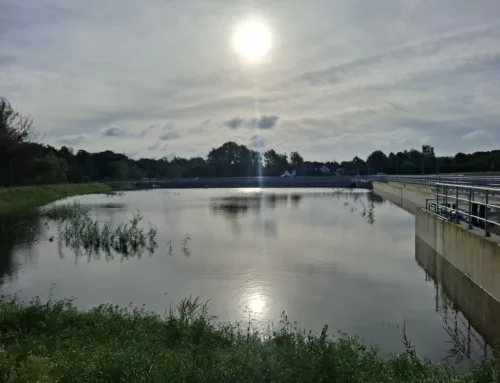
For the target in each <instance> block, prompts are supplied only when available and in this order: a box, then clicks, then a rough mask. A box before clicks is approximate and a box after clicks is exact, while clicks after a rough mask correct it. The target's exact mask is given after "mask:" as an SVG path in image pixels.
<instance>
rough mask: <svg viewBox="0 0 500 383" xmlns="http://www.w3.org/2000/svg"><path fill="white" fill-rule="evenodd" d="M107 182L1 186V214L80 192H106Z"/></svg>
mask: <svg viewBox="0 0 500 383" xmlns="http://www.w3.org/2000/svg"><path fill="white" fill-rule="evenodd" d="M108 190H109V186H108V185H105V184H98V183H90V184H62V185H38V186H26V187H10V188H0V215H5V214H10V213H15V212H19V211H22V210H26V209H30V208H34V207H37V206H41V205H44V204H47V203H49V202H52V201H55V200H58V199H61V198H64V197H69V196H73V195H80V194H95V193H105V192H106V191H108Z"/></svg>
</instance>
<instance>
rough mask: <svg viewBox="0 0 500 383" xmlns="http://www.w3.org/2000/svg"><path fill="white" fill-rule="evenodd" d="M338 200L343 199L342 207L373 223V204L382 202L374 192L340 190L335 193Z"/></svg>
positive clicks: (370, 223)
mask: <svg viewBox="0 0 500 383" xmlns="http://www.w3.org/2000/svg"><path fill="white" fill-rule="evenodd" d="M335 196H336V198H337V199H338V200H340V199H341V198H343V199H345V201H344V207H346V208H347V209H348V210H349V211H350V212H351V213H353V214H358V215H359V216H360V217H362V218H363V219H364V220H365V221H366V223H368V224H369V225H373V224H374V223H375V204H377V205H380V204H382V203H383V202H384V200H383V199H382V198H380V197H379V196H377V195H376V194H374V193H358V192H341V191H338V192H336V193H335Z"/></svg>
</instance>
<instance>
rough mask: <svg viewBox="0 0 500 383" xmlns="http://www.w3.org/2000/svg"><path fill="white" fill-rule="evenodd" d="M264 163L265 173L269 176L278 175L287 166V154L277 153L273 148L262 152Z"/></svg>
mask: <svg viewBox="0 0 500 383" xmlns="http://www.w3.org/2000/svg"><path fill="white" fill-rule="evenodd" d="M264 164H265V170H266V174H267V175H270V176H278V175H281V174H283V172H284V171H285V170H286V169H287V167H288V156H287V155H286V154H278V153H276V152H275V151H274V150H273V149H270V150H268V151H267V152H265V153H264Z"/></svg>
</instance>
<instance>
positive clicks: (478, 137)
mask: <svg viewBox="0 0 500 383" xmlns="http://www.w3.org/2000/svg"><path fill="white" fill-rule="evenodd" d="M462 138H463V139H464V140H467V141H489V140H493V139H494V137H493V134H491V133H490V132H487V131H486V130H484V129H477V130H473V131H472V132H469V133H466V134H464V135H463V136H462Z"/></svg>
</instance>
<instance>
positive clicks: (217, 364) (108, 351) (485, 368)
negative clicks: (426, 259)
mask: <svg viewBox="0 0 500 383" xmlns="http://www.w3.org/2000/svg"><path fill="white" fill-rule="evenodd" d="M0 329H1V332H0V336H1V343H0V380H1V381H2V382H118V381H120V382H181V381H182V382H188V381H189V382H287V383H288V382H376V383H381V382H398V383H400V382H401V383H402V382H415V383H421V382H495V381H497V378H498V373H497V372H496V369H495V367H494V366H493V365H490V364H485V365H481V366H478V367H475V368H473V369H472V370H471V371H469V372H467V373H463V374H458V373H456V372H453V371H452V370H451V369H450V368H448V367H446V366H442V365H435V364H431V363H430V362H428V361H426V360H424V359H422V358H420V357H419V356H418V355H417V354H416V353H415V351H414V349H413V348H412V346H411V345H410V344H409V343H408V342H407V340H406V339H405V338H404V337H403V341H404V342H405V344H406V346H407V350H406V352H405V353H403V354H401V355H394V356H391V357H389V358H382V357H381V356H379V355H378V354H377V351H376V350H374V349H369V348H366V347H364V346H363V345H361V344H360V343H359V342H358V341H357V340H356V339H355V338H350V337H347V336H344V335H340V336H339V337H335V338H333V337H330V336H328V335H327V329H326V327H325V328H324V329H323V331H321V333H320V334H313V333H311V332H309V333H307V332H305V331H301V330H298V329H297V328H296V327H295V326H293V325H291V324H290V323H289V321H288V319H287V317H286V316H285V315H283V316H282V321H281V323H280V327H279V328H278V329H275V330H271V333H272V336H270V337H263V336H261V334H260V333H258V332H257V331H254V330H253V329H252V328H251V325H250V324H248V325H242V324H241V323H239V324H238V323H237V324H230V323H217V322H216V321H215V318H214V317H213V316H211V315H210V314H209V313H208V311H207V306H206V305H202V304H200V303H199V301H198V300H197V299H185V300H183V301H182V302H181V304H180V305H179V306H178V308H177V310H170V311H169V312H168V313H167V314H166V315H165V316H162V317H161V316H159V315H156V314H153V313H150V312H147V311H145V310H144V309H137V308H135V309H133V308H119V307H117V306H111V305H102V306H99V307H97V308H94V309H92V310H89V311H78V310H77V309H76V308H75V306H74V305H73V304H72V302H71V301H58V302H48V303H42V302H40V301H39V300H34V301H32V302H31V303H30V304H28V305H21V304H20V303H19V302H18V301H17V300H16V299H12V300H4V301H2V302H0Z"/></svg>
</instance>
